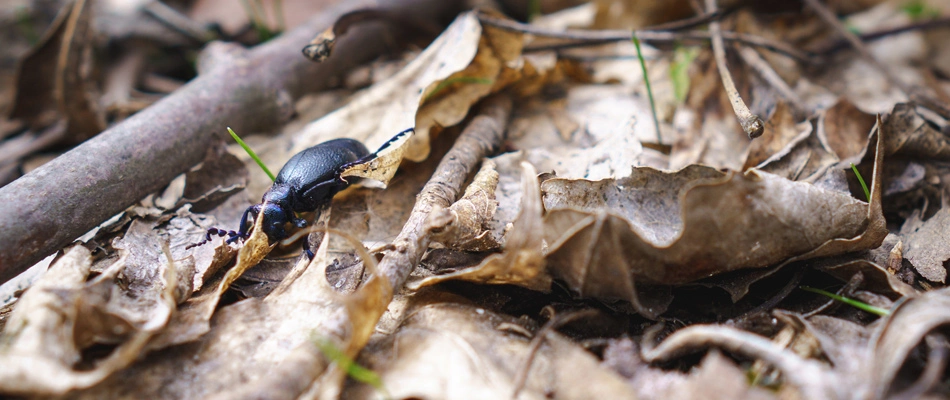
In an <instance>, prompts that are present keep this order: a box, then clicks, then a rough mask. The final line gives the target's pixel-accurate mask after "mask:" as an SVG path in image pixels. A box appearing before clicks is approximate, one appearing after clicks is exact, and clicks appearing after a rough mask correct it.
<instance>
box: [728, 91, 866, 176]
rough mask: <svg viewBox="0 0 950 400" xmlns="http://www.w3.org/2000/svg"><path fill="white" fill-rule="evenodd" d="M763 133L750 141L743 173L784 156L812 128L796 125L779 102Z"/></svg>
mask: <svg viewBox="0 0 950 400" xmlns="http://www.w3.org/2000/svg"><path fill="white" fill-rule="evenodd" d="M765 131H766V132H768V135H763V136H762V137H760V138H759V139H758V140H754V141H752V144H751V145H750V146H749V154H748V156H747V157H746V160H745V164H744V165H743V166H742V170H743V171H745V170H747V169H749V168H752V167H756V166H759V165H760V164H764V163H768V162H770V161H772V160H773V159H778V158H781V157H782V156H785V155H786V154H788V153H789V152H790V151H791V150H792V149H793V148H794V146H795V145H796V144H798V143H799V142H801V141H802V140H804V139H805V138H807V137H808V136H809V135H810V134H811V131H812V127H811V124H810V123H808V122H801V123H796V122H795V117H794V115H793V113H792V110H791V109H790V108H789V106H788V104H786V103H784V102H780V103H778V105H776V107H775V112H774V113H772V116H771V117H770V118H769V120H768V122H766V123H765ZM861 143H862V144H863V143H864V142H863V141H862V142H861ZM769 172H771V171H769Z"/></svg>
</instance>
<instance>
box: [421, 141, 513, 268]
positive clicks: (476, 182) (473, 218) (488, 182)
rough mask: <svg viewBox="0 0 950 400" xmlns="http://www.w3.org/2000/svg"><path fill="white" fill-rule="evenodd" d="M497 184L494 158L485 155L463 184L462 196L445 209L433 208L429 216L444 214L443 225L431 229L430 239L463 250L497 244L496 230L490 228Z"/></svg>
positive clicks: (441, 215) (495, 201)
mask: <svg viewBox="0 0 950 400" xmlns="http://www.w3.org/2000/svg"><path fill="white" fill-rule="evenodd" d="M497 186H498V172H497V171H495V162H494V161H491V160H489V159H486V160H485V161H483V162H482V167H481V169H479V171H478V173H477V174H475V178H474V179H472V183H471V184H470V185H468V187H466V188H465V193H464V194H463V195H462V198H461V199H459V200H458V201H456V202H455V203H453V204H452V205H451V206H450V207H449V208H448V209H447V210H443V211H442V212H435V211H434V212H433V213H432V215H433V216H431V217H430V218H433V219H436V218H439V219H441V218H446V221H447V222H445V223H444V224H443V223H440V224H439V225H442V226H445V228H444V229H443V230H442V231H441V232H438V233H433V235H432V240H433V241H435V242H439V243H442V244H443V245H445V246H446V247H448V248H451V249H455V250H463V251H489V250H495V249H497V248H500V247H501V243H500V240H499V238H498V237H496V235H497V234H500V233H501V232H495V231H493V230H492V226H491V225H492V224H491V222H492V219H493V218H494V217H495V210H496V209H497V208H498V201H497V200H495V188H496V187H497Z"/></svg>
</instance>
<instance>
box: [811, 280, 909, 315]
mask: <svg viewBox="0 0 950 400" xmlns="http://www.w3.org/2000/svg"><path fill="white" fill-rule="evenodd" d="M800 288H801V289H802V290H804V291H806V292H812V293H818V294H820V295H822V296H827V297H829V298H831V299H832V300H837V301H840V302H842V303H844V304H847V305H849V306H851V307H854V308H857V309H859V310H862V311H867V312H869V313H871V314H874V315H877V316H879V317H886V316H888V315H891V311H890V310H886V309H883V308H881V307H875V306H872V305H870V304H867V303H863V302H860V301H857V300H854V299H849V298H847V297H844V296H839V295H837V294H834V293H831V292H828V291H824V290H821V289H816V288H813V287H808V286H801V287H800Z"/></svg>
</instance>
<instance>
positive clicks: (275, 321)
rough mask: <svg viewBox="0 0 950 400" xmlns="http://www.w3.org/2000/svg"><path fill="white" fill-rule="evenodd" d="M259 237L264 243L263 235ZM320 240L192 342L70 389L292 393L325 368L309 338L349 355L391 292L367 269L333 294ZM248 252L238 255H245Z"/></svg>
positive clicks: (166, 394) (104, 393) (190, 394)
mask: <svg viewBox="0 0 950 400" xmlns="http://www.w3.org/2000/svg"><path fill="white" fill-rule="evenodd" d="M327 237H329V235H327ZM263 239H264V242H263V243H265V246H266V236H265V237H263ZM328 243H329V240H325V241H324V242H323V243H322V244H321V246H320V248H318V249H317V250H316V253H315V257H314V259H313V260H312V261H310V260H307V259H306V258H305V257H304V258H302V259H301V260H300V262H299V263H298V264H297V266H295V269H296V270H298V271H299V272H300V273H299V274H295V273H293V272H292V273H290V274H289V275H288V276H290V277H296V279H293V278H289V279H285V281H284V282H282V284H281V285H280V286H279V287H278V288H276V289H275V290H274V291H273V292H271V294H270V295H268V296H267V297H265V298H263V299H260V298H251V299H247V300H244V301H241V302H238V303H234V304H231V305H228V306H224V307H222V308H221V309H219V310H218V311H217V312H216V313H215V316H214V318H213V319H212V320H211V326H210V330H208V332H207V333H205V334H204V335H200V336H199V337H197V341H196V342H195V343H193V344H188V345H184V346H174V347H170V348H168V349H166V350H164V351H163V352H162V353H161V354H157V353H153V355H152V356H150V357H147V358H145V359H143V360H141V361H140V362H138V363H136V364H134V365H132V366H131V367H129V368H126V369H125V370H123V371H122V372H121V374H119V375H116V376H113V377H111V378H109V379H108V380H106V381H105V382H103V383H101V384H99V385H97V386H95V387H92V388H89V389H86V390H82V391H79V392H77V393H75V396H74V397H75V398H80V399H83V398H88V399H92V398H115V397H123V396H129V397H137V398H156V397H163V398H206V397H210V396H212V395H217V396H223V397H226V398H234V397H237V396H252V395H253V393H256V392H255V391H256V390H261V391H262V393H264V394H261V395H260V396H262V397H268V398H298V397H299V396H301V394H302V393H303V392H304V391H306V390H307V388H308V387H309V386H310V385H311V384H312V383H313V382H314V379H315V378H316V377H317V375H319V374H320V373H321V372H323V371H324V370H325V369H326V368H327V364H326V362H325V361H324V360H323V357H322V355H321V354H320V352H319V350H317V348H316V345H315V344H314V340H315V338H316V337H317V336H319V337H322V338H325V339H329V340H332V341H333V342H334V343H335V344H336V346H337V348H339V349H342V350H343V351H344V352H345V353H346V354H347V355H348V356H350V357H355V349H357V348H360V347H362V343H361V341H363V342H364V343H365V340H367V339H368V337H369V334H370V333H372V331H373V326H375V321H376V319H377V318H376V317H377V316H378V313H382V312H384V311H385V308H386V304H387V303H386V302H384V301H380V299H388V298H389V297H391V294H388V292H387V290H391V289H387V288H386V286H388V283H387V282H386V280H385V279H379V278H375V277H374V278H371V279H370V280H368V281H367V282H366V283H364V285H363V287H362V288H360V289H359V290H358V291H357V292H356V293H355V294H353V295H350V296H345V297H344V296H342V295H340V294H338V293H337V292H336V291H335V290H334V289H333V288H332V287H331V286H330V285H329V283H328V282H327V278H326V276H327V274H326V268H327V266H328V265H329V264H331V263H334V262H336V260H334V259H332V258H330V257H328V247H329V246H328ZM251 246H254V245H251ZM248 247H249V246H246V247H245V249H247V248H248ZM266 250H267V249H266V248H262V249H258V251H261V252H266ZM358 253H359V254H360V257H361V259H364V260H370V259H372V257H369V256H368V254H367V253H365V250H362V252H358ZM255 254H256V252H255V253H253V254H245V255H242V256H239V257H245V260H253V258H254V257H255ZM244 262H247V261H242V260H239V261H238V263H239V264H240V263H244ZM253 263H256V262H252V264H253ZM239 267H240V265H237V266H235V269H237V268H239ZM367 268H368V269H370V270H372V269H373V267H372V266H368V267H367ZM232 271H233V270H232ZM225 283H227V279H225V281H223V282H222V283H220V284H219V285H218V286H215V287H207V289H211V290H213V291H219V290H221V289H220V288H225V287H227V285H226V284H225ZM199 296H200V295H199ZM193 299H194V298H193ZM215 302H216V300H215ZM340 319H344V320H346V321H349V322H344V323H341V321H340ZM367 321H373V323H367ZM324 375H325V376H326V375H327V374H324ZM333 376H334V379H336V376H337V375H335V374H334V375H333ZM324 383H326V382H324Z"/></svg>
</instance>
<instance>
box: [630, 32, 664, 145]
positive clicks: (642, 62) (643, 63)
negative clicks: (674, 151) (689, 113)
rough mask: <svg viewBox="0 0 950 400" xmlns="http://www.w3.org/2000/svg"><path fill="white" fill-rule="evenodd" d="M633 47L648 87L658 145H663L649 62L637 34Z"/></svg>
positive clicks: (633, 37) (634, 36) (634, 37)
mask: <svg viewBox="0 0 950 400" xmlns="http://www.w3.org/2000/svg"><path fill="white" fill-rule="evenodd" d="M632 39H633V45H634V46H636V47H637V58H638V59H639V60H640V69H641V70H643V82H644V83H646V86H647V97H648V98H649V99H650V112H651V113H652V114H653V124H654V125H655V126H656V143H657V144H663V137H662V136H660V119H659V118H657V117H656V102H654V101H653V89H652V88H650V75H648V74H647V62H646V60H644V59H643V53H642V52H641V51H640V39H637V35H636V33H634V34H633V36H632Z"/></svg>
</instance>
